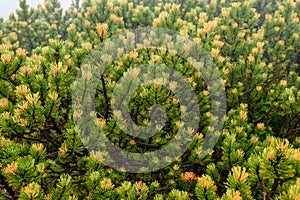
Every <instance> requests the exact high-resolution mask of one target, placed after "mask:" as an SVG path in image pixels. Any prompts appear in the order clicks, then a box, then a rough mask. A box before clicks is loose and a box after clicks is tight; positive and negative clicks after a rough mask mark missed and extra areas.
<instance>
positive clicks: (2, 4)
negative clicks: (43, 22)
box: [0, 0, 72, 20]
mask: <svg viewBox="0 0 300 200" xmlns="http://www.w3.org/2000/svg"><path fill="white" fill-rule="evenodd" d="M59 2H60V5H61V7H62V8H64V9H66V8H68V7H69V6H70V5H71V3H72V0H60V1H59ZM26 3H27V4H28V5H29V6H30V7H34V8H36V7H37V5H38V4H41V5H43V4H44V0H26ZM17 9H19V0H0V18H1V17H2V18H3V19H4V20H6V19H8V16H9V14H10V13H12V12H15V11H16V10H17Z"/></svg>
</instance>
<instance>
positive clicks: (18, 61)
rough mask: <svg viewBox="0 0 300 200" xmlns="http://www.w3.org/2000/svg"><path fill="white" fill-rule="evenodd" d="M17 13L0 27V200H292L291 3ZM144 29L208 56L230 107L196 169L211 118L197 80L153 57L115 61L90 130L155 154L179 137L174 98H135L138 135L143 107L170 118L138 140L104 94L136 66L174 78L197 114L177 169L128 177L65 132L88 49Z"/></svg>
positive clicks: (164, 93)
mask: <svg viewBox="0 0 300 200" xmlns="http://www.w3.org/2000/svg"><path fill="white" fill-rule="evenodd" d="M19 7H20V8H19V9H18V10H17V11H16V14H11V15H10V16H9V19H8V20H6V21H3V20H2V19H1V18H0V58H1V59H0V199H1V200H2V199H3V200H4V199H22V200H23V199H24V200H27V199H54V200H56V199H155V200H161V199H170V200H171V199H172V200H173V199H174V200H185V199H209V200H210V199H211V200H213V199H220V200H223V199H224V200H225V199H226V200H227V199H228V200H229V199H236V200H239V199H284V200H291V199H294V200H296V199H300V162H299V161H300V149H299V147H300V38H299V34H300V33H299V30H300V24H299V13H300V1H299V0H279V1H275V0H271V1H270V0H247V1H240V2H236V1H231V0H209V1H204V0H197V1H181V0H180V1H179V0H145V1H141V0H118V1H117V0H116V1H114V0H111V1H109V0H85V1H82V2H80V1H79V0H75V1H73V3H72V5H71V6H70V8H68V9H67V10H65V11H64V10H63V9H62V8H61V6H60V3H59V1H58V0H45V3H44V5H40V6H39V7H38V8H37V9H34V8H30V6H29V5H28V4H27V2H26V0H20V6H19ZM145 26H154V27H163V28H169V29H171V30H175V31H178V32H180V33H181V34H184V35H188V36H189V37H190V38H191V39H192V40H193V41H194V42H195V43H197V44H199V45H201V46H202V47H203V48H204V49H205V50H206V51H208V52H209V53H210V55H211V56H212V58H213V60H214V62H215V63H216V65H217V67H218V68H219V70H220V71H221V73H222V78H223V84H224V85H225V87H226V95H227V107H228V108H227V115H226V120H225V125H224V129H223V132H222V134H221V136H220V138H219V140H218V142H217V145H216V146H215V147H214V149H213V150H212V151H211V152H209V154H208V155H207V156H206V157H204V158H199V157H198V155H199V152H200V151H201V145H202V144H203V141H204V137H205V133H206V132H207V129H209V123H210V119H211V107H210V97H209V94H208V89H207V87H206V84H205V82H204V81H203V78H202V76H201V74H199V73H195V70H193V68H192V67H191V65H190V64H189V63H188V62H187V61H185V60H184V59H182V58H180V57H179V56H176V55H172V54H171V53H170V52H164V51H161V50H157V49H156V50H152V49H151V50H149V49H147V50H139V51H135V52H130V53H129V54H127V55H124V56H122V57H120V58H119V59H118V60H116V61H115V62H113V63H112V64H111V65H110V66H109V67H108V68H107V70H106V72H105V73H104V74H103V76H102V77H101V80H102V81H101V82H100V83H99V85H98V88H97V95H96V99H95V106H96V110H97V113H98V115H97V118H98V120H97V122H96V123H98V124H99V126H100V127H102V128H103V129H104V130H105V131H106V134H107V137H108V138H109V139H110V141H111V142H112V143H113V144H114V145H116V146H118V147H120V148H123V149H127V150H130V151H134V152H147V151H153V150H157V149H159V148H160V147H161V146H162V145H165V144H167V143H168V142H169V141H170V139H172V137H174V135H175V134H176V132H177V130H178V127H179V126H180V124H179V125H178V120H179V117H180V114H181V113H180V110H179V109H178V102H177V101H176V97H175V95H174V94H172V91H171V90H170V89H168V88H166V87H163V86H160V85H159V84H152V85H146V86H144V87H141V88H139V89H138V90H137V91H136V92H135V93H134V95H133V96H132V98H131V101H130V104H129V108H130V112H131V114H132V118H133V120H134V121H135V122H136V123H137V124H140V125H147V123H149V120H150V116H149V113H148V111H149V109H150V107H151V106H152V105H154V104H158V103H161V104H162V107H163V108H165V109H166V110H168V112H167V116H168V118H170V121H168V123H166V127H164V128H163V129H162V130H161V131H160V132H159V133H158V134H156V135H155V136H153V137H151V138H147V139H144V138H134V137H131V136H128V135H126V134H123V133H122V131H121V129H120V128H119V127H116V126H115V123H114V121H113V120H112V119H113V114H112V113H110V104H109V102H110V100H111V96H112V91H113V89H114V86H115V85H116V83H117V81H118V80H119V79H120V77H122V76H123V75H124V74H126V73H132V72H134V67H135V66H137V65H139V64H149V63H150V64H151V63H152V64H153V63H160V64H165V65H167V66H171V67H173V68H174V69H176V70H177V71H179V72H180V73H182V74H183V75H184V76H185V77H186V78H187V80H188V81H189V82H190V84H191V86H192V87H193V88H194V90H195V91H196V95H197V98H198V100H199V105H200V109H201V119H200V122H199V130H196V132H197V135H196V137H195V140H194V141H193V145H192V146H191V147H190V148H189V149H188V150H187V151H186V152H185V153H184V155H183V156H182V157H181V158H179V159H178V160H177V161H176V162H174V163H172V164H171V165H170V166H167V167H165V168H163V169H161V170H158V171H154V172H151V173H140V174H132V173H126V172H120V171H116V170H113V169H111V168H109V167H107V166H104V165H103V164H102V163H101V162H99V160H98V159H97V158H99V155H97V154H96V153H93V152H88V151H87V149H86V147H85V146H84V145H83V143H82V141H81V140H80V137H79V135H78V129H77V127H75V125H74V119H75V120H76V118H79V117H80V114H79V113H77V115H76V113H75V114H74V115H73V112H72V87H73V83H74V81H75V79H76V75H77V73H78V72H79V70H80V68H81V65H82V63H83V62H84V59H85V58H86V57H87V56H88V55H89V53H91V52H92V50H93V49H94V48H96V47H97V46H99V44H102V43H103V42H104V41H105V40H106V39H108V38H109V37H110V36H112V35H114V34H116V33H119V32H121V31H124V30H126V29H134V28H138V27H145ZM126 84H130V83H129V82H126ZM174 87H176V85H175V86H174ZM120 95H121V94H120ZM100 156H101V155H100Z"/></svg>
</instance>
